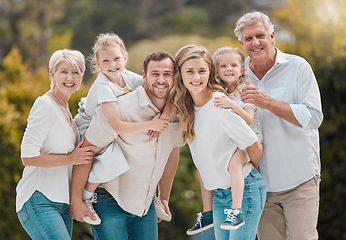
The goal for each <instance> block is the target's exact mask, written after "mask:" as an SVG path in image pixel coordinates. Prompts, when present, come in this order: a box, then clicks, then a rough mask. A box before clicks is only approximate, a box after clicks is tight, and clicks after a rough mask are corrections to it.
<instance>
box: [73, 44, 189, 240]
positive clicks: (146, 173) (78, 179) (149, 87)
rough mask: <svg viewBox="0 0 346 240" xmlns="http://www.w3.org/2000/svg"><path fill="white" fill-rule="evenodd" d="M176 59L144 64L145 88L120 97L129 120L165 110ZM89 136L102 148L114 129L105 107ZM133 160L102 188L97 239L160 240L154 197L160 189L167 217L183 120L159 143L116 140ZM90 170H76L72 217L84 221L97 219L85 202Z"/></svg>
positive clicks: (141, 136)
mask: <svg viewBox="0 0 346 240" xmlns="http://www.w3.org/2000/svg"><path fill="white" fill-rule="evenodd" d="M173 61H174V59H173V57H172V56H171V55H170V54H169V53H166V52H161V51H159V52H153V53H151V54H149V55H148V56H147V57H146V59H145V60H144V71H143V78H144V82H145V85H144V87H138V88H137V89H136V90H135V91H133V92H130V93H128V94H126V95H124V96H121V97H119V98H118V101H117V104H118V108H119V111H120V114H121V118H122V120H123V121H127V122H144V121H148V120H151V119H152V118H153V117H155V116H156V115H157V114H159V113H160V112H162V111H163V108H164V106H165V104H166V101H167V99H168V96H169V93H170V91H171V89H172V83H173V75H174V62H173ZM88 131H90V132H91V133H90V132H89V133H88V132H87V133H86V135H88V136H90V137H89V138H88V141H90V142H91V143H92V144H94V145H97V144H96V143H97V141H100V140H101V139H100V138H102V132H104V133H107V132H111V131H113V130H112V128H111V126H110V125H109V124H107V119H106V117H105V116H104V112H103V110H102V107H99V108H97V109H96V112H95V116H94V117H93V120H92V122H91V124H90V127H89V129H88ZM116 142H117V143H118V144H119V146H120V148H121V150H122V151H123V153H124V156H125V158H126V160H127V162H128V165H129V167H130V168H129V170H128V171H126V172H125V173H123V174H122V175H120V176H119V177H118V178H116V179H114V180H112V181H110V182H108V183H105V184H102V186H103V187H102V188H99V189H98V190H96V192H97V193H98V201H97V203H96V204H94V208H95V210H96V212H97V214H98V215H99V216H100V218H101V220H102V221H101V224H100V225H92V231H93V234H94V238H95V239H133V240H141V239H143V240H147V239H150V240H152V239H153V240H155V239H157V238H158V228H157V215H156V211H155V207H154V203H153V202H154V201H153V196H154V194H155V192H156V187H157V185H158V187H159V196H158V197H159V199H160V200H161V202H162V203H163V205H164V207H165V210H166V212H167V213H170V212H169V207H168V200H169V195H170V190H171V187H172V182H173V177H174V174H175V171H176V168H177V163H178V157H179V147H181V146H182V145H183V144H184V143H183V139H182V134H181V132H180V131H179V128H178V122H176V121H174V119H171V121H170V123H169V125H168V127H167V129H166V130H165V131H164V132H162V133H161V135H160V137H159V138H158V139H154V140H150V139H149V138H148V136H147V133H146V132H140V133H134V134H119V135H118V137H117V138H116ZM89 170H90V166H89V168H86V167H85V166H82V167H81V166H77V167H75V168H74V170H73V177H72V196H71V214H72V216H73V218H74V219H76V220H78V221H82V218H83V217H84V216H86V215H87V216H90V218H92V215H91V214H90V212H89V211H88V209H87V208H86V206H85V204H84V203H83V202H82V190H83V188H84V185H85V182H86V178H87V175H88V173H89Z"/></svg>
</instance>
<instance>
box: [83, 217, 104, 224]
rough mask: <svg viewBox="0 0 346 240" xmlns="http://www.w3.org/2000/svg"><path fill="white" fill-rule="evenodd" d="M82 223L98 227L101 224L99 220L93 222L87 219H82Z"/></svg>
mask: <svg viewBox="0 0 346 240" xmlns="http://www.w3.org/2000/svg"><path fill="white" fill-rule="evenodd" d="M83 221H84V222H86V223H88V224H91V225H99V224H100V223H101V219H100V220H99V221H98V220H96V221H93V220H91V219H90V218H89V217H83Z"/></svg>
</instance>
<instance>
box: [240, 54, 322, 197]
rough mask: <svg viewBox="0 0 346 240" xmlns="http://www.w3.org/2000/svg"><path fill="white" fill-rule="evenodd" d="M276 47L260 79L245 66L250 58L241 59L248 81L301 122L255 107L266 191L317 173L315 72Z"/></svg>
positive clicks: (293, 184) (319, 109)
mask: <svg viewBox="0 0 346 240" xmlns="http://www.w3.org/2000/svg"><path fill="white" fill-rule="evenodd" d="M276 50H277V55H276V59H275V64H274V66H273V67H272V68H271V69H269V70H268V72H267V73H266V74H265V76H264V77H263V78H262V79H261V80H259V79H258V78H257V76H256V75H255V74H254V73H253V72H252V71H251V69H250V68H249V63H250V59H249V58H247V59H246V61H245V74H246V75H247V76H248V77H249V79H250V83H253V84H254V85H256V86H259V87H260V88H261V89H262V91H263V92H264V93H265V94H267V95H268V96H269V97H271V98H274V99H276V100H279V101H282V102H285V103H288V104H289V105H290V107H291V109H292V111H293V114H294V116H295V117H296V119H297V120H298V122H299V123H300V124H301V125H302V126H301V127H299V126H296V125H294V124H292V123H290V122H288V121H286V120H284V119H283V118H280V117H278V116H276V115H275V114H273V113H271V112H270V111H268V110H265V109H261V108H258V115H259V119H260V123H261V127H262V132H263V142H264V152H263V158H262V160H261V162H260V172H261V175H262V177H263V179H264V181H265V182H266V184H267V191H269V192H279V191H284V190H288V189H292V188H294V187H296V186H298V185H300V184H302V183H304V182H306V181H307V180H309V179H311V178H312V177H314V176H315V175H318V176H319V175H320V168H321V163H320V146H319V134H318V128H319V126H320V125H321V123H322V120H323V114H322V107H321V98H320V92H319V89H318V85H317V81H316V78H315V75H314V73H313V71H312V69H311V66H310V65H309V64H308V62H307V61H306V60H304V59H303V58H301V57H299V56H295V55H290V54H285V53H282V52H281V51H280V50H279V49H276Z"/></svg>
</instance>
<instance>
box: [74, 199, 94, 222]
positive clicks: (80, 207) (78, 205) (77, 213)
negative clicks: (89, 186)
mask: <svg viewBox="0 0 346 240" xmlns="http://www.w3.org/2000/svg"><path fill="white" fill-rule="evenodd" d="M70 213H71V216H72V218H73V219H74V220H76V221H78V222H84V221H83V217H89V218H90V219H92V220H96V218H95V217H94V215H93V214H92V213H91V212H90V210H89V209H88V207H87V206H86V204H85V203H84V202H83V201H82V200H80V201H74V202H71V205H70Z"/></svg>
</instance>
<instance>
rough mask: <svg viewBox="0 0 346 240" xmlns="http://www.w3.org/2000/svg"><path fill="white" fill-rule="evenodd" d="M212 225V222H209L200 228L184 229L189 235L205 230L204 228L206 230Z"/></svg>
mask: <svg viewBox="0 0 346 240" xmlns="http://www.w3.org/2000/svg"><path fill="white" fill-rule="evenodd" d="M212 227H214V223H212V224H209V225H207V226H205V227H202V228H200V229H196V230H187V231H186V234H187V235H189V236H191V235H195V234H198V233H201V232H204V231H206V230H208V229H210V228H212Z"/></svg>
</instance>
